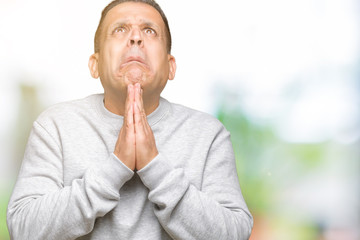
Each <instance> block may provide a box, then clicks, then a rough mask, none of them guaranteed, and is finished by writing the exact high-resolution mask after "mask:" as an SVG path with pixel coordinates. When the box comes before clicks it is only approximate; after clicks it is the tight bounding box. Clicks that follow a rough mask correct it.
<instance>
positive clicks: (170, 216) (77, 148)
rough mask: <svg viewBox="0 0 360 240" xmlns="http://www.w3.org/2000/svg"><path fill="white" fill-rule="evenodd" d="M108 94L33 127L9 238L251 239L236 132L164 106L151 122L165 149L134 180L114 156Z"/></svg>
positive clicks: (118, 120)
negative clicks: (235, 146) (237, 163)
mask: <svg viewBox="0 0 360 240" xmlns="http://www.w3.org/2000/svg"><path fill="white" fill-rule="evenodd" d="M103 97H104V96H103V94H98V95H92V96H89V97H87V98H85V99H81V100H76V101H71V102H66V103H61V104H57V105H55V106H53V107H50V108H49V109H47V110H46V111H45V112H43V113H42V114H41V115H40V116H39V118H38V119H37V120H36V121H35V122H34V125H33V129H32V132H31V134H30V137H29V141H28V144H27V148H26V151H25V156H24V160H23V163H22V167H21V170H20V173H19V176H18V179H17V183H16V185H15V188H14V190H13V193H12V196H11V199H10V202H9V206H8V212H7V223H8V228H9V232H10V236H11V238H12V239H14V240H17V239H30V240H32V239H56V240H60V239H76V238H79V239H186V240H190V239H206V240H209V239H216V240H221V239H230V240H233V239H248V238H249V236H250V232H251V229H252V225H253V219H252V216H251V214H250V212H249V210H248V208H247V206H246V204H245V201H244V199H243V197H242V194H241V190H240V186H239V182H238V177H237V173H236V166H235V159H234V153H233V149H232V145H231V141H230V135H229V132H228V131H226V129H225V128H224V126H223V125H222V124H221V123H220V122H219V121H218V120H217V119H215V118H213V117H211V116H210V115H208V114H205V113H201V112H198V111H195V110H192V109H189V108H186V107H184V106H181V105H177V104H172V103H169V102H168V101H167V100H165V99H163V98H161V100H160V104H159V107H158V108H157V109H156V110H155V111H154V112H153V113H152V114H150V115H149V116H148V122H149V124H150V126H151V128H152V130H153V133H154V136H155V140H156V145H157V148H158V151H159V154H158V156H156V157H155V158H154V159H153V160H152V161H151V162H150V163H149V164H148V165H147V166H145V167H144V168H143V169H141V170H140V171H137V172H134V171H132V170H130V169H129V168H128V167H126V165H124V164H123V163H122V162H121V161H120V160H119V159H118V158H117V157H116V156H115V155H114V154H113V151H114V147H115V143H116V140H117V137H118V133H119V131H120V128H121V126H122V123H123V118H122V117H121V116H118V115H115V114H113V113H111V112H109V111H108V110H107V109H106V108H105V107H104V104H103Z"/></svg>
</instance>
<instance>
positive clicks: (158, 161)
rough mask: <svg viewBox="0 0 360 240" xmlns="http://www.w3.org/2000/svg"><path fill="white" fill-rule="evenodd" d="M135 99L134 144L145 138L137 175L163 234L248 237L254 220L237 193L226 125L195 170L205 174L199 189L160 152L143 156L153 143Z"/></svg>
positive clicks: (238, 191) (149, 130)
mask: <svg viewBox="0 0 360 240" xmlns="http://www.w3.org/2000/svg"><path fill="white" fill-rule="evenodd" d="M135 101H136V102H139V101H140V104H138V109H136V108H135V113H134V114H135V117H134V119H138V120H137V121H135V129H136V143H138V139H146V141H145V140H143V142H144V143H148V144H147V146H146V145H145V144H141V145H140V146H141V147H140V148H138V146H137V149H136V156H137V158H136V165H137V169H138V170H139V171H138V172H137V173H138V175H139V176H140V178H141V180H142V181H143V183H144V185H145V186H147V187H148V188H149V190H150V192H149V200H150V201H151V202H153V203H154V204H155V207H154V211H155V214H156V216H157V217H158V220H159V222H160V223H161V225H162V226H163V227H164V229H165V230H166V231H167V233H168V234H169V235H170V236H172V237H173V238H175V239H187V240H188V239H196V240H199V239H204V240H205V239H206V240H209V239H216V240H219V239H220V240H221V239H224V240H225V239H248V238H249V237H250V233H251V229H252V225H253V219H252V216H251V214H250V212H249V210H248V208H247V206H246V203H245V201H244V199H243V197H242V194H241V190H240V186H239V182H238V177H237V172H236V166H235V157H234V153H233V149H232V144H231V141H230V134H229V133H228V132H227V131H226V129H225V128H224V127H221V128H220V127H219V128H218V132H217V134H216V135H215V138H214V139H213V142H212V145H211V148H210V149H209V152H208V156H207V160H206V164H205V167H204V169H203V172H201V173H198V174H199V175H202V176H203V181H202V186H201V189H198V188H196V187H195V186H194V185H192V184H191V183H190V182H189V180H188V179H187V177H186V176H185V174H184V171H183V170H182V169H175V168H174V167H172V166H171V164H170V161H169V160H168V159H166V158H165V157H164V156H163V155H161V153H160V154H158V155H157V156H156V157H155V158H154V159H153V158H151V157H147V158H146V154H144V151H146V149H148V148H150V147H151V146H152V145H154V144H155V140H154V138H153V134H152V131H151V129H150V126H149V125H148V123H147V121H146V118H145V117H144V116H143V114H139V113H141V112H142V110H143V108H142V104H141V101H142V100H141V99H140V98H139V95H135ZM139 118H142V120H139ZM145 131H147V132H145ZM149 136H152V137H149ZM155 147H156V146H155ZM138 152H140V153H138ZM139 156H143V158H142V159H139ZM138 166H139V167H138Z"/></svg>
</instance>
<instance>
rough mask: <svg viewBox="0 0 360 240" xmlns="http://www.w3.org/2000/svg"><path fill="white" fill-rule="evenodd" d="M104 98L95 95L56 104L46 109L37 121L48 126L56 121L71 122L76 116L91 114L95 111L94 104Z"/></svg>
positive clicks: (100, 95)
mask: <svg viewBox="0 0 360 240" xmlns="http://www.w3.org/2000/svg"><path fill="white" fill-rule="evenodd" d="M102 96H103V95H102V94H93V95H90V96H87V97H85V98H82V99H76V100H70V101H65V102H61V103H57V104H54V105H52V106H49V107H48V108H47V109H45V110H44V111H43V112H42V113H41V114H40V115H39V117H38V118H37V120H36V121H37V122H39V123H44V124H46V123H47V122H54V121H57V122H58V121H69V120H71V119H72V118H73V117H75V116H79V115H87V114H91V113H92V112H94V110H95V104H94V103H95V102H96V101H98V100H99V98H102Z"/></svg>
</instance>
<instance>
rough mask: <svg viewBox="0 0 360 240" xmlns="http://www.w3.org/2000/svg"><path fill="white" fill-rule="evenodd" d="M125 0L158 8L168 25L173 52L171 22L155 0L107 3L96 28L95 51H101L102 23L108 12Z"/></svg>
mask: <svg viewBox="0 0 360 240" xmlns="http://www.w3.org/2000/svg"><path fill="white" fill-rule="evenodd" d="M124 2H140V3H145V4H148V5H150V6H152V7H153V8H155V9H156V11H158V12H159V14H160V16H161V18H162V20H163V21H164V24H165V27H166V29H165V30H166V40H167V43H166V44H167V45H166V46H167V51H168V53H169V54H170V53H171V44H172V40H171V32H170V27H169V23H168V20H167V18H166V16H165V13H164V12H163V10H162V9H161V8H160V6H159V4H157V3H156V2H155V1H154V0H114V1H112V2H111V3H109V5H107V6H106V7H105V8H104V10H103V11H102V13H101V18H100V22H99V25H98V28H97V30H96V33H95V39H94V50H95V52H99V50H100V44H101V33H102V30H103V28H102V23H103V21H104V19H105V17H106V15H107V13H108V12H109V11H110V10H111V9H112V8H113V7H115V6H117V5H119V4H121V3H124Z"/></svg>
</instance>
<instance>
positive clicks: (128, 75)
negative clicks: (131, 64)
mask: <svg viewBox="0 0 360 240" xmlns="http://www.w3.org/2000/svg"><path fill="white" fill-rule="evenodd" d="M123 76H124V80H125V83H127V84H135V83H140V84H142V83H143V82H145V81H146V78H147V74H146V73H145V72H144V71H142V70H141V69H138V68H132V69H129V70H128V71H126V72H125V73H124V75H123Z"/></svg>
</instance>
